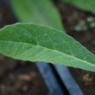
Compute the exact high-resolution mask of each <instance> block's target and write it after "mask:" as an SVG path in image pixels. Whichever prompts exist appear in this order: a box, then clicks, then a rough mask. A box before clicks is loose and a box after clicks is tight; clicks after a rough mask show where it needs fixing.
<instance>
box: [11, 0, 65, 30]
mask: <svg viewBox="0 0 95 95" xmlns="http://www.w3.org/2000/svg"><path fill="white" fill-rule="evenodd" d="M22 2H23V3H22ZM11 3H12V6H13V9H14V11H15V13H16V15H17V17H18V18H19V20H20V21H21V22H28V23H34V24H43V25H49V26H53V27H54V28H56V29H59V30H63V26H62V22H61V20H60V15H59V13H58V12H57V10H56V8H55V6H54V5H53V4H52V2H51V0H41V2H38V0H11Z"/></svg>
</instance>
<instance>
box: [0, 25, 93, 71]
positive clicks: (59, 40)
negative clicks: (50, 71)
mask: <svg viewBox="0 0 95 95" xmlns="http://www.w3.org/2000/svg"><path fill="white" fill-rule="evenodd" d="M57 31H58V30H56V29H53V28H50V27H46V26H41V25H34V24H15V25H11V26H7V27H5V28H3V29H1V30H0V53H1V54H3V55H6V56H9V57H12V58H15V59H20V60H24V61H27V60H28V61H34V62H35V61H43V62H50V63H55V64H58V63H59V64H62V65H65V66H70V67H76V68H81V69H84V70H88V71H95V55H94V54H92V53H91V52H89V51H88V50H87V49H86V48H84V47H83V46H81V45H80V44H79V43H78V42H77V41H75V40H74V39H73V38H72V37H70V36H68V35H67V34H66V33H65V32H60V31H59V32H57Z"/></svg>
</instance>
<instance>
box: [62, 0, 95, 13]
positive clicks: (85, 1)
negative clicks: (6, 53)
mask: <svg viewBox="0 0 95 95" xmlns="http://www.w3.org/2000/svg"><path fill="white" fill-rule="evenodd" d="M62 1H63V3H66V4H69V5H73V6H75V7H77V8H80V9H82V10H85V11H89V12H92V13H94V14H95V1H94V0H62Z"/></svg>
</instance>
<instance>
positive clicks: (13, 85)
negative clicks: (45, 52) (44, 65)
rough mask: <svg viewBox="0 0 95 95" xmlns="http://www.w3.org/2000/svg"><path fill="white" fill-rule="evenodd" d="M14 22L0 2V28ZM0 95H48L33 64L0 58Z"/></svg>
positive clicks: (5, 6) (6, 8)
mask: <svg viewBox="0 0 95 95" xmlns="http://www.w3.org/2000/svg"><path fill="white" fill-rule="evenodd" d="M15 22H16V18H15V17H14V15H13V14H12V12H11V10H10V8H9V7H8V6H7V5H6V4H5V3H1V2H0V27H3V26H5V25H7V24H12V23H15ZM0 95H50V92H49V90H48V88H47V87H46V85H45V83H44V80H43V78H42V76H41V74H40V73H39V71H38V68H37V67H36V65H35V64H34V63H30V62H22V61H16V60H13V59H10V58H7V57H4V56H2V55H1V56H0Z"/></svg>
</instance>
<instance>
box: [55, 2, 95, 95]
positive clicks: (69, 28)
mask: <svg viewBox="0 0 95 95" xmlns="http://www.w3.org/2000/svg"><path fill="white" fill-rule="evenodd" d="M55 1H56V3H55V5H56V7H57V8H58V10H59V12H60V14H61V18H62V22H63V26H64V28H65V30H66V32H67V33H68V34H69V35H71V36H72V37H74V38H75V39H76V40H78V41H79V42H80V43H81V44H83V45H84V46H85V47H87V48H88V49H89V50H90V51H91V52H93V53H95V25H94V26H93V27H91V25H90V24H91V22H89V20H88V19H89V18H93V20H94V22H95V15H94V14H92V13H90V12H87V11H82V10H79V9H78V8H76V7H73V6H70V5H66V4H62V3H61V2H60V0H55ZM80 21H82V22H83V24H82V26H81V27H82V29H81V31H79V30H75V26H76V25H77V24H79V23H80ZM84 24H85V25H84ZM83 26H84V27H86V28H83ZM70 71H71V73H72V75H73V77H74V79H75V80H76V81H77V83H78V84H79V86H80V88H81V89H82V90H83V92H84V93H85V94H84V95H95V73H93V72H87V71H84V70H80V69H74V68H70Z"/></svg>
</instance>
